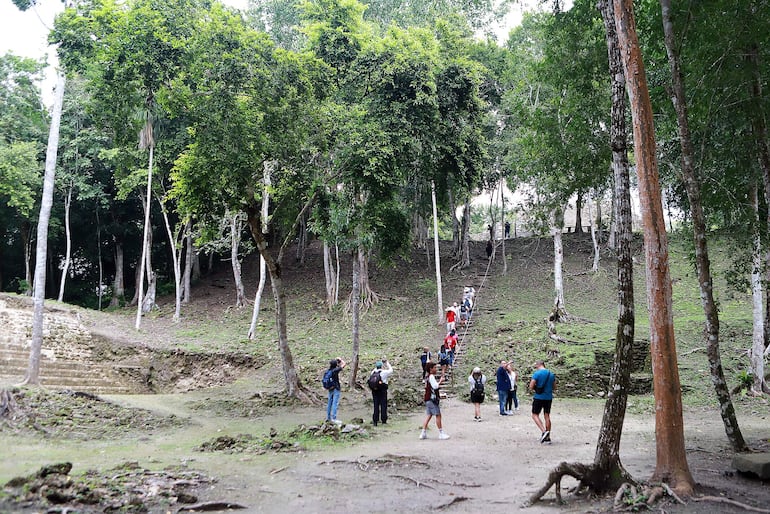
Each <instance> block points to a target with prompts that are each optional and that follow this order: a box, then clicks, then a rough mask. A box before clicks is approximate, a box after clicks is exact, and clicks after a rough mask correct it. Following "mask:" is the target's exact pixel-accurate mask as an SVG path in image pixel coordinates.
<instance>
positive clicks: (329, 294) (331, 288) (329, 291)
mask: <svg viewBox="0 0 770 514" xmlns="http://www.w3.org/2000/svg"><path fill="white" fill-rule="evenodd" d="M323 252H324V254H323V257H324V281H325V284H326V307H327V308H328V309H329V311H331V310H332V309H333V308H334V305H336V298H337V275H336V273H335V270H334V266H333V265H332V252H331V247H330V246H329V243H328V242H326V241H324V242H323Z"/></svg>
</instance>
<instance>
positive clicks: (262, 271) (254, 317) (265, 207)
mask: <svg viewBox="0 0 770 514" xmlns="http://www.w3.org/2000/svg"><path fill="white" fill-rule="evenodd" d="M272 169H273V161H265V163H264V164H263V165H262V185H263V187H262V211H261V220H262V228H261V230H262V233H263V234H267V229H268V227H267V220H268V211H269V209H270V193H269V187H270V181H271V173H272ZM266 275H267V264H266V263H265V258H264V257H262V254H260V255H259V284H258V285H257V293H256V294H255V295H254V309H253V310H252V311H251V324H250V325H249V333H248V334H247V337H248V338H249V339H254V338H255V337H257V321H258V320H259V309H260V307H261V305H262V293H263V292H264V290H265V281H266V279H267V277H266Z"/></svg>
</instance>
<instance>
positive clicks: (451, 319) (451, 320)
mask: <svg viewBox="0 0 770 514" xmlns="http://www.w3.org/2000/svg"><path fill="white" fill-rule="evenodd" d="M456 321H457V311H456V310H455V309H454V307H447V308H446V331H447V332H451V331H452V330H454V329H455V322H456Z"/></svg>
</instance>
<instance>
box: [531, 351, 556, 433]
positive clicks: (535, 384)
mask: <svg viewBox="0 0 770 514" xmlns="http://www.w3.org/2000/svg"><path fill="white" fill-rule="evenodd" d="M534 368H535V372H534V373H532V379H531V380H530V381H529V389H530V390H531V391H534V393H535V395H534V397H533V400H532V420H533V421H534V422H535V425H537V428H539V429H540V443H541V444H551V404H552V402H553V391H554V389H555V387H556V375H554V374H553V373H552V372H551V370H549V369H547V368H546V367H545V362H543V361H537V362H535V365H534ZM540 412H542V413H543V420H541V419H540Z"/></svg>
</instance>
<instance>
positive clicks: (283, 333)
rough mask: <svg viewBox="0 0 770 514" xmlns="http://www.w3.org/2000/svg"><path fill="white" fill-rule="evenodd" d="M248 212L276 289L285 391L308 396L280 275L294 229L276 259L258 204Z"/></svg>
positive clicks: (260, 252)
mask: <svg viewBox="0 0 770 514" xmlns="http://www.w3.org/2000/svg"><path fill="white" fill-rule="evenodd" d="M314 200H315V196H313V197H311V198H310V199H309V200H308V201H307V202H306V203H305V205H304V207H303V208H302V212H301V213H300V214H302V213H304V212H306V211H307V210H308V209H309V208H310V206H311V205H312V203H313V201H314ZM246 212H247V215H248V224H249V230H250V232H251V236H252V237H253V238H254V241H256V243H257V250H259V254H260V255H262V256H263V257H264V258H265V265H266V266H267V270H268V273H269V274H270V286H271V288H272V290H273V298H274V299H275V325H276V329H277V331H278V348H279V350H280V353H281V365H282V368H283V377H284V380H285V381H286V394H287V395H288V396H290V397H295V398H305V399H308V397H307V395H306V394H305V393H304V392H303V388H302V385H301V384H300V381H299V376H298V375H297V369H296V368H295V366H294V357H293V356H292V353H291V348H290V347H289V336H288V331H287V326H286V292H285V290H284V287H283V277H282V276H281V260H282V259H283V252H284V249H285V248H286V246H287V245H288V243H289V240H290V237H291V234H292V231H290V232H289V235H288V236H287V237H286V239H285V240H284V242H283V244H282V245H281V248H280V250H279V251H278V256H277V257H276V258H273V256H272V254H271V253H270V252H269V251H268V249H267V240H266V239H265V235H264V234H262V222H261V219H260V218H261V215H260V213H259V211H258V210H257V209H256V207H255V206H250V207H249V208H248V209H247V211H246ZM296 223H297V222H295V226H296Z"/></svg>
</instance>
